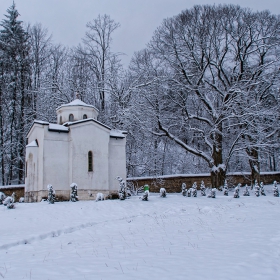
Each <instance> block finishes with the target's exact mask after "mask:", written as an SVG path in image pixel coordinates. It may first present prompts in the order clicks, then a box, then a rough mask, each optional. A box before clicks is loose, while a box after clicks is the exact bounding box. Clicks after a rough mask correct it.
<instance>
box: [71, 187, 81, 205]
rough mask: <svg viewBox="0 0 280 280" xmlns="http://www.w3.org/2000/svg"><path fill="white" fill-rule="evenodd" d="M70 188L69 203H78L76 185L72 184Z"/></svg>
mask: <svg viewBox="0 0 280 280" xmlns="http://www.w3.org/2000/svg"><path fill="white" fill-rule="evenodd" d="M70 188H71V195H70V201H72V202H76V201H78V200H79V197H78V186H77V184H76V183H72V184H71V185H70Z"/></svg>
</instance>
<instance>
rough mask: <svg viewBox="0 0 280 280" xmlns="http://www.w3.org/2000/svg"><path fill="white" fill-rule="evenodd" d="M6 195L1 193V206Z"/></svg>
mask: <svg viewBox="0 0 280 280" xmlns="http://www.w3.org/2000/svg"><path fill="white" fill-rule="evenodd" d="M5 198H6V195H5V194H4V193H3V192H0V205H1V204H3V201H4V200H5Z"/></svg>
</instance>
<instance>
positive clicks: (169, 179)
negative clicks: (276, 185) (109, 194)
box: [126, 171, 280, 193]
mask: <svg viewBox="0 0 280 280" xmlns="http://www.w3.org/2000/svg"><path fill="white" fill-rule="evenodd" d="M260 178H261V181H262V182H263V183H264V184H265V185H266V184H272V183H273V181H277V182H279V181H280V171H279V172H266V173H261V176H260ZM226 179H227V182H228V186H229V187H233V186H235V185H237V184H238V183H241V184H242V185H245V184H248V185H251V176H250V173H249V172H248V173H230V174H228V175H227V176H226ZM126 180H127V183H129V182H131V183H133V184H134V186H135V187H136V188H138V187H140V186H144V185H146V184H147V185H149V187H150V191H151V192H159V189H160V188H162V187H163V188H165V189H166V191H167V192H169V193H176V192H181V186H182V183H186V185H187V188H190V187H191V186H192V185H193V183H194V182H197V186H198V189H199V188H200V183H201V181H204V183H205V186H206V187H210V186H211V177H210V174H208V173H204V174H177V175H164V176H159V177H156V178H155V177H134V178H127V179H126Z"/></svg>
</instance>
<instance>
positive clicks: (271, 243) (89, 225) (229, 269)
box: [0, 186, 280, 280]
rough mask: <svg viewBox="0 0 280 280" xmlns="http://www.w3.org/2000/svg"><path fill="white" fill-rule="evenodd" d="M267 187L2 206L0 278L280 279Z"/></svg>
mask: <svg viewBox="0 0 280 280" xmlns="http://www.w3.org/2000/svg"><path fill="white" fill-rule="evenodd" d="M271 189H272V186H267V187H266V194H267V196H262V197H255V196H254V195H253V192H252V191H251V196H250V197H243V196H241V197H240V198H238V199H234V198H233V197H232V196H233V193H232V192H230V194H229V196H228V197H225V196H223V195H222V193H220V192H219V193H218V195H217V197H216V198H215V199H212V198H207V197H201V196H200V192H199V195H198V197H197V198H194V197H191V198H189V197H183V196H181V195H180V194H168V195H167V197H166V198H160V197H159V195H158V194H151V195H150V197H149V201H147V202H146V201H142V200H140V199H138V197H132V198H130V199H128V200H125V201H119V200H111V201H110V200H107V201H100V202H93V201H83V202H81V201H80V202H76V203H71V202H60V203H55V204H54V205H50V204H48V203H47V202H41V203H32V204H31V203H29V204H19V203H16V209H10V210H8V209H7V208H6V207H4V206H3V205H1V206H0V221H1V227H0V279H5V280H6V279H10V280H17V279H39V280H44V279H46V280H47V279H50V280H53V279H60V280H61V279H67V280H68V279H69V280H70V279H87V280H90V279H103V280H104V279H184V280H186V279H191V280H194V279H213V280H214V279H215V280H217V279H223V280H224V279H234V280H237V279H244V280H245V279H246V280H248V279H260V280H268V279H275V280H276V279H280V222H279V213H280V198H277V197H273V194H272V191H271ZM241 194H242V189H241Z"/></svg>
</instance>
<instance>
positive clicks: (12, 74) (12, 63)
mask: <svg viewBox="0 0 280 280" xmlns="http://www.w3.org/2000/svg"><path fill="white" fill-rule="evenodd" d="M18 16H19V13H18V11H17V9H16V6H15V3H13V4H12V6H11V7H10V8H9V9H8V10H7V15H5V17H6V19H4V20H3V21H2V22H1V24H0V27H2V29H1V30H0V66H1V73H0V106H1V107H0V162H1V164H0V166H1V169H2V170H1V175H2V184H11V183H12V182H14V183H19V184H21V183H23V182H24V162H25V160H24V157H25V132H26V121H27V120H26V118H25V115H26V113H27V111H28V110H29V101H28V92H27V90H28V87H29V84H30V59H29V50H30V47H29V36H28V33H27V32H26V31H25V30H24V29H23V27H22V22H21V21H19V20H18ZM4 104H5V106H4Z"/></svg>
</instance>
